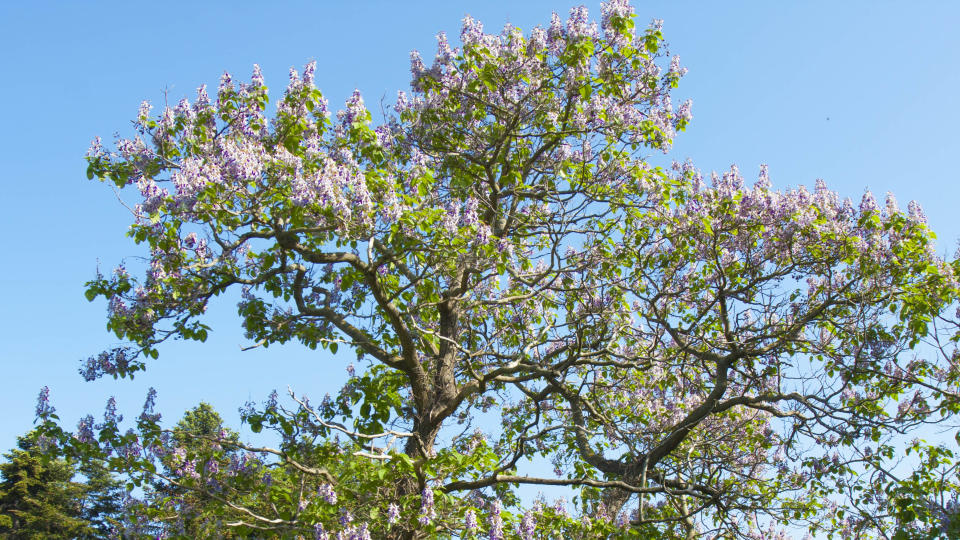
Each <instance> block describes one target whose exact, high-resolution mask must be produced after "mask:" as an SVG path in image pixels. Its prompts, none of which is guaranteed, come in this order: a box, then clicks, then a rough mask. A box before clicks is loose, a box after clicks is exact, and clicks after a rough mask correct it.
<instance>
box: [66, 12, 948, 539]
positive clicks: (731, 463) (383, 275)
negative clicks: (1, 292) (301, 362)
mask: <svg viewBox="0 0 960 540" xmlns="http://www.w3.org/2000/svg"><path fill="white" fill-rule="evenodd" d="M459 41H460V47H459V48H453V46H452V45H451V44H450V43H449V41H448V38H447V37H446V36H445V35H444V34H442V33H441V34H439V35H438V47H437V53H436V57H435V59H434V61H433V62H432V64H431V65H430V66H429V67H428V66H427V65H426V64H425V63H424V61H423V60H422V58H421V57H420V55H419V54H417V53H416V52H414V53H413V54H411V72H412V81H411V89H410V92H409V93H405V92H400V93H399V94H398V96H397V100H396V103H395V104H394V105H393V107H392V109H391V110H390V111H388V114H386V117H385V118H384V120H383V122H382V123H379V124H375V123H374V122H373V116H372V115H371V113H370V112H369V111H368V109H367V108H366V107H365V105H364V100H363V98H362V96H361V94H360V93H359V92H355V93H354V94H353V96H352V97H350V98H349V99H348V100H347V103H346V105H345V108H344V109H343V110H341V111H340V112H338V113H336V114H335V115H331V114H330V113H329V112H328V106H327V102H326V100H325V99H324V98H323V97H322V95H321V93H320V91H319V90H318V89H317V88H316V87H315V86H314V66H313V65H312V64H310V65H308V66H307V67H306V68H305V69H304V70H303V73H302V74H301V73H298V72H296V71H293V70H291V76H290V83H289V86H288V87H287V89H286V91H285V92H284V94H283V96H282V98H280V100H279V103H278V105H277V106H276V110H275V112H274V113H272V114H269V115H268V113H267V111H268V106H267V104H268V94H267V88H266V86H265V84H264V81H263V78H262V77H261V75H260V71H259V68H255V69H254V74H253V77H252V78H251V80H250V81H249V82H243V83H240V82H235V81H234V80H233V79H232V78H231V76H229V75H224V76H223V78H222V79H221V83H220V86H219V88H218V89H217V92H216V96H215V97H213V98H211V97H210V96H209V95H208V92H207V90H206V89H205V88H203V87H201V88H200V90H199V91H198V95H197V97H196V99H195V100H194V101H193V102H192V103H190V102H188V101H187V100H184V101H181V102H180V103H179V104H178V105H176V106H174V107H170V108H166V109H165V110H163V111H161V112H160V114H159V115H152V112H151V108H150V105H149V104H148V103H144V105H143V106H142V107H141V110H140V112H139V114H138V117H137V120H136V124H135V125H136V131H137V134H136V136H135V137H134V138H132V139H121V140H118V141H116V144H115V148H114V149H112V150H106V149H104V148H103V147H102V146H101V145H100V143H99V141H97V142H95V144H94V147H93V148H92V149H91V151H90V153H89V155H88V161H89V169H88V175H89V176H90V177H96V178H99V179H102V180H108V181H110V182H112V183H114V184H115V185H116V186H117V187H118V188H120V189H121V193H133V194H134V196H137V197H139V200H138V201H137V202H136V204H135V206H132V208H133V214H134V218H135V222H134V223H133V225H132V226H131V230H130V235H131V237H133V239H134V240H135V241H136V242H137V243H138V244H142V245H145V246H146V247H147V248H148V249H149V254H150V258H149V263H148V265H147V268H145V273H144V274H143V275H142V276H140V277H135V276H134V275H132V274H131V272H130V271H128V270H126V269H125V268H123V267H120V268H117V269H116V270H115V271H114V272H113V273H112V274H111V275H107V276H103V275H101V276H97V277H96V279H94V280H93V281H91V282H90V283H89V288H88V296H89V297H90V298H91V299H93V298H95V297H98V296H103V297H105V298H106V299H108V301H109V319H108V320H109V322H108V327H109V329H110V330H112V331H113V332H115V333H116V334H117V336H119V337H120V338H122V339H125V340H128V341H129V342H130V344H131V345H130V346H129V347H127V348H124V349H117V350H113V351H107V352H104V353H102V354H100V355H99V356H96V357H93V358H91V359H90V360H89V361H88V362H87V364H86V365H85V366H84V368H83V369H82V372H83V373H84V375H85V376H86V377H88V378H95V377H97V376H100V375H103V374H110V375H114V376H126V375H128V374H132V373H134V372H136V371H138V370H141V369H143V368H144V365H145V364H144V362H145V360H146V359H147V358H148V357H154V358H155V357H156V356H157V355H158V351H159V350H160V348H161V346H160V344H161V343H162V342H164V341H165V340H168V339H190V340H198V341H203V340H204V339H205V338H206V336H207V331H208V328H207V326H205V324H204V312H205V310H206V307H207V304H208V302H210V301H211V299H212V298H213V297H214V296H217V295H220V294H221V293H224V292H226V291H228V290H229V289H239V291H240V292H241V295H242V300H241V301H240V303H239V305H238V314H239V316H240V319H241V322H242V324H243V327H244V329H245V330H246V332H247V335H248V336H249V338H250V339H251V340H252V341H253V342H254V343H256V344H258V345H262V346H269V345H271V344H276V343H284V342H288V341H299V342H300V343H302V344H303V345H305V346H307V347H309V348H311V349H315V348H317V347H320V348H321V349H328V350H331V351H334V352H335V351H337V350H338V348H341V347H348V348H350V349H351V350H352V351H354V352H355V353H356V356H357V358H358V361H359V362H360V364H361V365H364V366H366V367H365V368H364V369H362V370H358V371H354V372H352V373H351V378H350V380H349V382H348V384H347V386H346V387H345V388H344V389H343V390H342V392H341V393H340V395H339V396H336V397H334V398H331V399H325V400H323V402H321V403H319V404H314V403H311V402H310V401H309V400H308V399H306V398H305V397H304V396H301V395H298V394H293V393H291V396H290V399H288V400H287V401H286V403H293V405H292V406H286V405H283V403H284V402H283V401H282V400H278V399H277V397H276V396H272V397H271V399H270V400H268V402H267V403H266V404H264V405H263V406H262V407H258V406H255V405H250V406H249V407H248V408H247V410H246V412H245V415H246V420H247V421H248V422H249V423H250V425H251V427H252V428H253V429H254V430H255V431H259V430H261V429H264V428H268V429H275V430H277V431H278V432H279V433H280V434H281V436H282V444H281V445H280V446H279V447H278V448H262V447H253V446H249V445H245V444H244V443H241V442H239V441H238V440H237V439H236V438H218V437H207V440H206V442H205V443H204V444H195V445H183V444H179V443H178V441H177V440H175V439H174V438H173V437H171V435H170V434H169V433H168V432H165V431H163V430H162V429H160V428H159V425H158V423H157V417H156V415H154V414H153V413H152V410H150V409H151V407H152V397H151V399H150V400H149V402H148V407H147V410H145V412H144V414H143V415H142V416H141V417H140V419H139V422H138V429H137V430H131V431H128V432H126V433H125V434H123V433H121V430H120V429H119V428H118V427H117V423H116V422H115V421H114V420H115V419H113V420H111V419H109V418H108V419H105V421H104V423H102V424H94V422H93V419H92V418H88V419H85V420H84V421H83V422H82V424H83V425H82V426H80V427H81V429H79V430H78V433H77V434H76V435H75V436H74V437H73V438H72V439H71V440H70V441H69V442H68V444H67V446H68V449H70V450H71V451H76V452H86V453H90V452H96V451H109V452H111V453H112V455H113V456H114V464H115V465H116V466H117V467H119V468H122V469H123V470H125V471H127V472H129V473H130V474H131V475H133V476H132V477H133V478H135V479H147V478H149V479H150V480H151V481H156V480H157V479H158V478H159V480H161V481H163V482H167V483H168V484H169V485H171V486H172V487H173V488H176V489H179V490H181V491H183V492H184V493H186V492H190V493H191V497H195V496H196V494H197V493H199V494H201V495H202V496H204V497H206V498H207V500H209V501H210V504H211V505H214V506H215V507H216V508H217V515H219V516H220V518H221V520H222V521H221V522H222V526H223V527H230V528H232V529H233V531H234V533H236V534H239V535H244V534H254V535H263V534H267V533H269V534H289V535H297V534H300V535H305V536H313V537H316V538H348V537H349V538H366V537H375V538H428V537H429V538H435V537H450V538H469V537H478V536H485V537H488V538H507V537H510V538H556V537H558V535H560V534H564V535H566V536H568V537H584V538H601V537H611V538H649V537H672V536H676V537H685V538H695V537H700V535H709V536H719V537H725V538H726V537H729V538H754V537H758V536H760V535H768V536H769V535H773V534H775V528H776V527H778V526H781V525H783V526H787V527H790V526H792V527H794V528H807V527H809V528H811V529H812V530H825V531H833V532H840V531H847V532H848V533H851V534H860V535H864V536H865V535H869V534H872V533H878V534H879V533H881V532H882V531H889V530H892V529H893V528H897V527H899V528H900V529H901V530H903V531H919V530H923V531H933V533H931V534H934V533H936V531H939V530H943V531H947V530H957V528H960V520H958V519H957V518H956V505H955V502H952V501H951V500H950V499H949V493H950V492H951V490H952V489H955V488H956V486H957V478H956V469H950V467H951V466H952V465H953V463H954V461H953V460H952V455H951V454H950V451H949V449H945V448H939V447H934V446H929V445H925V444H924V443H921V442H916V443H913V445H912V446H911V448H912V449H913V451H916V452H918V453H919V454H920V455H922V456H926V459H925V461H923V465H922V466H920V467H919V468H918V469H917V472H916V473H915V474H919V475H920V476H919V477H917V479H916V481H915V482H914V483H912V484H911V483H910V482H908V481H907V479H906V478H901V477H900V476H898V475H897V474H896V473H895V471H894V472H891V471H892V468H891V467H892V465H891V463H892V462H894V461H895V459H896V457H897V455H896V454H895V452H897V450H896V449H897V448H898V446H897V444H899V443H900V442H902V441H905V440H906V439H902V436H903V435H905V434H909V433H910V432H911V431H912V430H914V429H915V428H918V427H921V426H924V425H926V424H929V423H936V422H947V423H949V422H953V421H954V420H955V415H956V413H957V411H958V407H960V400H958V390H957V384H958V381H960V368H958V364H957V360H956V358H957V356H956V353H955V348H954V341H955V335H956V325H955V318H952V317H951V316H950V314H949V313H948V309H949V308H950V306H951V305H952V304H953V303H954V302H955V301H956V299H957V294H958V286H957V279H956V272H957V271H958V270H960V267H958V266H957V263H955V262H948V261H944V260H942V259H941V258H939V257H938V256H937V255H936V254H935V253H934V237H933V234H932V233H931V232H930V230H929V229H928V228H927V226H926V224H925V220H924V218H923V215H922V212H921V210H920V208H919V206H917V205H916V204H915V203H911V204H910V206H909V208H908V211H907V212H903V211H901V210H900V209H899V208H898V207H897V203H896V201H895V200H894V199H893V197H892V196H889V197H888V199H887V201H886V205H885V207H880V206H879V205H878V203H877V202H876V201H875V200H874V198H873V196H872V195H871V194H869V193H868V194H866V195H865V196H864V197H863V200H862V202H861V203H860V205H859V207H855V206H854V205H853V204H852V203H851V202H850V201H849V200H841V199H840V197H839V196H838V195H837V194H836V193H834V192H832V191H830V190H828V189H827V187H826V186H825V185H823V183H821V182H818V183H817V185H816V187H815V188H813V189H812V190H808V189H805V188H802V187H801V188H797V189H794V190H791V191H780V190H776V189H774V188H773V186H772V184H771V182H770V181H769V179H768V178H767V175H766V171H765V170H763V171H761V174H760V177H759V179H758V181H757V182H756V183H754V184H753V185H747V184H746V183H745V181H744V179H743V178H742V177H741V175H740V173H739V171H738V170H737V169H736V168H732V169H731V170H730V171H729V172H727V173H724V174H723V175H720V176H718V175H714V177H713V178H712V179H711V180H709V181H705V180H704V179H703V178H702V176H701V174H700V173H699V172H698V171H697V170H696V169H694V168H693V166H692V165H690V164H677V165H675V166H674V167H673V169H668V170H664V169H661V168H658V167H654V166H652V165H651V164H650V163H649V162H648V160H647V159H645V155H647V154H649V153H650V152H653V151H663V152H666V151H667V150H668V149H669V147H670V144H671V141H672V140H673V138H674V136H675V135H676V133H677V132H678V131H681V130H683V129H684V128H685V127H686V125H687V123H688V121H689V120H690V118H691V113H690V104H689V102H688V103H682V104H676V103H674V102H673V101H672V100H671V97H670V90H671V89H672V88H674V87H676V85H677V83H678V81H679V79H680V78H681V77H682V75H683V74H684V72H685V70H684V69H683V68H681V67H680V64H679V61H678V60H677V59H676V58H673V59H669V58H668V57H667V55H666V52H665V50H664V43H663V36H662V34H661V28H660V24H659V22H657V21H655V22H654V23H653V24H652V25H651V26H650V27H648V28H646V29H643V30H640V29H637V28H636V27H635V22H634V13H633V9H632V8H631V7H630V6H629V5H628V4H627V3H626V2H625V1H621V0H611V1H610V2H609V3H607V4H605V5H604V6H603V12H602V18H601V21H600V23H599V24H597V23H595V22H591V21H590V20H589V18H588V16H587V12H586V9H585V8H575V9H573V10H572V11H571V12H570V15H569V18H567V19H566V20H565V21H564V20H562V19H561V18H560V17H559V16H557V15H556V14H554V15H553V17H552V19H551V21H550V23H549V25H548V26H547V27H545V28H541V27H537V28H534V29H533V30H531V31H530V32H529V33H526V34H525V33H524V32H522V31H521V30H520V29H518V28H515V27H512V26H510V25H507V26H506V27H505V28H504V29H503V30H502V31H501V32H500V33H498V34H488V33H486V32H485V31H484V29H483V27H482V25H481V24H480V23H479V22H477V21H475V20H473V19H471V18H469V17H467V18H466V19H465V20H464V23H463V29H462V31H461V34H460V40H459ZM137 273H139V272H137ZM931 345H932V346H931ZM324 369H330V368H324ZM300 390H303V389H300ZM491 418H494V420H490V419H491ZM496 418H499V420H500V421H497V420H496ZM481 419H482V420H481ZM471 422H475V423H476V425H477V426H479V427H480V429H478V430H473V429H464V424H467V425H469V424H470V423H471ZM94 427H99V428H100V429H99V435H97V434H96V433H94V432H95V431H96V430H95V429H94ZM907 438H908V439H909V437H907ZM905 444H906V443H905ZM931 456H932V457H931ZM531 459H532V460H546V461H548V462H552V463H553V464H554V466H555V473H556V474H555V475H547V476H538V475H536V474H535V473H534V472H532V471H533V470H539V468H534V469H531V468H530V466H529V465H528V464H529V463H530V461H529V460H531ZM161 465H162V466H161ZM938 474H939V476H938ZM951 475H952V476H951ZM901 476H902V475H901ZM924 482H926V483H924ZM528 484H532V485H540V486H544V488H543V489H545V490H548V489H549V486H567V487H569V488H573V489H575V490H577V491H578V497H577V498H576V505H575V506H576V508H571V509H568V508H567V506H566V505H564V504H562V502H561V503H558V504H552V503H549V502H537V503H536V504H535V505H534V506H533V507H532V508H522V507H521V505H520V501H519V499H518V498H517V496H516V493H515V490H516V489H517V487H518V486H521V485H528ZM922 486H925V487H922ZM175 506H176V504H174V503H172V502H171V507H175ZM147 510H148V511H149V508H148V509H147ZM570 510H572V511H573V513H572V514H571V513H569V511H570ZM951 527H952V528H953V529H951ZM171 531H172V532H171ZM167 533H168V534H175V528H168V529H167Z"/></svg>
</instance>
